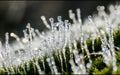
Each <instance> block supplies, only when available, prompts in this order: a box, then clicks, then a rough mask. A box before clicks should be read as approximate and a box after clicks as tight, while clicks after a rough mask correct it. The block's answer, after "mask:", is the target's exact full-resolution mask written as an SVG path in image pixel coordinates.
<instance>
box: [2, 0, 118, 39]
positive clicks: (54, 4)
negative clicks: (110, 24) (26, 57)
mask: <svg viewBox="0 0 120 75" xmlns="http://www.w3.org/2000/svg"><path fill="white" fill-rule="evenodd" d="M115 3H116V2H114V1H0V38H1V40H4V34H5V32H14V33H16V34H17V35H19V36H20V37H22V36H23V32H22V30H23V29H25V27H26V24H27V23H28V22H30V23H31V26H32V27H33V28H38V29H39V30H40V31H43V30H45V26H44V25H43V23H42V21H41V19H40V16H42V15H44V16H46V18H47V20H49V18H50V17H53V18H54V19H56V18H57V16H62V18H63V20H65V19H69V17H68V10H69V9H72V10H73V12H75V13H76V9H77V8H80V9H81V16H82V19H85V18H86V17H87V16H88V15H92V13H97V10H96V7H97V6H98V5H104V6H105V7H107V6H108V5H109V4H115Z"/></svg>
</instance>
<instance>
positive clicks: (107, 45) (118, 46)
mask: <svg viewBox="0 0 120 75" xmlns="http://www.w3.org/2000/svg"><path fill="white" fill-rule="evenodd" d="M119 8H120V6H119V5H110V6H109V12H110V14H107V13H106V12H105V11H104V9H105V8H104V6H98V7H97V10H98V14H94V15H93V16H88V19H86V21H85V23H82V20H81V15H80V13H81V12H80V9H77V10H76V11H77V14H76V15H77V19H76V18H75V13H73V12H72V10H69V17H70V19H72V20H73V24H71V23H70V22H69V21H68V20H65V21H62V17H61V16H58V17H57V20H58V21H57V22H54V19H53V18H50V19H49V21H50V24H48V22H47V21H46V18H45V16H41V19H42V20H43V23H44V24H45V26H46V27H47V28H48V29H49V30H48V31H47V32H42V33H40V32H39V30H37V29H34V28H32V27H31V26H30V23H28V25H27V26H26V29H24V30H23V33H24V37H23V38H19V37H18V36H17V35H16V34H14V33H10V36H11V37H14V38H15V39H16V41H15V42H14V43H13V44H9V39H10V38H9V33H6V34H5V36H6V41H5V44H4V45H3V44H2V43H0V59H1V60H0V74H120V62H119V61H120V40H119V38H120V28H119V24H120V21H119V20H120V18H119V17H120V11H119Z"/></svg>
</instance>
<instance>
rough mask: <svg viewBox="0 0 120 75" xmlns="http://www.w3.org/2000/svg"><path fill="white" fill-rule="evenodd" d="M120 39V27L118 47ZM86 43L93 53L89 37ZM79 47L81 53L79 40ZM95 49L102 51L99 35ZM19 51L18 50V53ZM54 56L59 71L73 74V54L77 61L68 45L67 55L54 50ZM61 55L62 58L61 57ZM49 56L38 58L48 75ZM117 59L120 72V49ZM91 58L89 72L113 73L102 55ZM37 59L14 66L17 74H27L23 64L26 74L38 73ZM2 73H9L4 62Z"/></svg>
mask: <svg viewBox="0 0 120 75" xmlns="http://www.w3.org/2000/svg"><path fill="white" fill-rule="evenodd" d="M106 37H107V36H106ZM119 39H120V29H117V30H116V31H114V44H115V46H117V47H120V40H119ZM86 43H87V47H88V50H89V52H90V53H92V52H93V50H92V40H91V39H90V38H88V39H87V41H86ZM77 48H78V52H79V54H80V53H81V52H82V50H81V45H80V43H79V41H77ZM72 49H74V46H73V44H72ZM94 49H95V52H98V51H101V40H100V38H99V37H97V38H96V39H95V40H94ZM21 51H24V50H21ZM17 53H18V52H16V54H17ZM52 56H53V58H54V61H55V65H56V67H57V71H58V72H59V73H62V74H68V75H71V74H73V72H72V69H71V64H70V63H69V61H70V58H71V56H73V60H74V62H75V58H74V54H72V53H70V50H69V48H68V47H66V48H65V56H64V54H63V52H62V51H61V50H54V51H53V52H52ZM60 56H61V58H62V59H60ZM48 57H49V56H48V55H47V54H46V55H44V57H43V58H40V57H39V58H38V64H39V66H40V68H41V70H42V71H44V72H45V74H46V75H47V74H51V69H50V66H49V65H48V62H47V61H46V59H47V58H48ZM116 59H117V66H118V70H117V72H115V73H114V74H120V50H119V49H117V50H116ZM91 60H92V66H91V67H90V69H89V74H113V73H112V67H107V66H106V65H105V63H104V62H103V57H102V55H91ZM35 61H36V58H35V57H34V58H32V59H31V60H29V61H28V62H25V63H22V64H20V65H19V66H17V67H16V66H13V69H14V71H15V74H25V72H24V69H23V66H24V68H25V70H26V74H38V71H37V67H36V66H35V65H34V63H35ZM43 61H44V62H43ZM61 61H62V62H63V63H62V62H61ZM84 62H85V65H86V64H87V63H88V62H89V61H88V57H85V58H84ZM27 63H29V69H28V68H27ZM22 65H23V66H22ZM8 70H9V72H11V71H10V68H8ZM18 70H19V71H18ZM0 74H8V71H7V69H6V67H5V66H4V64H3V69H1V70H0Z"/></svg>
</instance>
